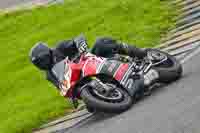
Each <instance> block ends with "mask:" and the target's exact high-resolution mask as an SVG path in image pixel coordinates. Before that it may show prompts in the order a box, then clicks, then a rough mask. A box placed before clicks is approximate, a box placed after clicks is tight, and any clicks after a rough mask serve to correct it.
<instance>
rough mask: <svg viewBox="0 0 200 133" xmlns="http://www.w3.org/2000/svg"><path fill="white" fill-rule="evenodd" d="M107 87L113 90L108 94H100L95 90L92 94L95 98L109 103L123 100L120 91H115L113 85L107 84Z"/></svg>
mask: <svg viewBox="0 0 200 133" xmlns="http://www.w3.org/2000/svg"><path fill="white" fill-rule="evenodd" d="M107 85H108V86H109V87H112V88H114V89H113V90H112V91H111V92H109V94H107V95H105V93H100V92H98V91H97V90H95V89H93V92H94V94H95V95H96V96H98V97H99V98H101V99H104V100H109V101H121V100H122V99H123V94H122V92H121V91H119V90H118V89H116V86H115V85H111V84H107Z"/></svg>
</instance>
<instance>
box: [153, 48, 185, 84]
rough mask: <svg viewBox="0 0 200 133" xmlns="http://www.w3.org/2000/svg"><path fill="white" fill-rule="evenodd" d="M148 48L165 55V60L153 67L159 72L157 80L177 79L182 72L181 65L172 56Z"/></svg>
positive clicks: (169, 80) (167, 81)
mask: <svg viewBox="0 0 200 133" xmlns="http://www.w3.org/2000/svg"><path fill="white" fill-rule="evenodd" d="M149 50H150V51H152V52H158V53H160V54H163V55H166V56H167V60H166V61H164V62H162V63H161V64H158V65H156V66H154V67H153V69H155V70H156V71H157V72H158V73H159V82H161V83H170V82H172V81H175V80H177V79H179V78H180V77H181V76H182V72H183V68H182V65H181V64H180V62H179V61H178V60H177V59H176V58H175V57H174V56H172V55H170V54H168V53H166V52H163V51H160V50H157V49H149Z"/></svg>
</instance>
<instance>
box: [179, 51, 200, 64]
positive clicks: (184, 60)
mask: <svg viewBox="0 0 200 133" xmlns="http://www.w3.org/2000/svg"><path fill="white" fill-rule="evenodd" d="M199 53H200V47H198V48H197V49H196V50H194V51H193V52H192V53H191V54H189V55H187V56H186V57H185V58H184V59H182V60H181V61H180V62H181V64H184V63H185V62H187V61H188V60H189V59H191V58H192V57H194V56H195V55H197V54H199Z"/></svg>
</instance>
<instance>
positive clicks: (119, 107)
mask: <svg viewBox="0 0 200 133" xmlns="http://www.w3.org/2000/svg"><path fill="white" fill-rule="evenodd" d="M106 85H107V86H109V87H112V91H111V92H109V94H108V93H104V92H99V91H98V90H97V89H93V88H90V87H86V88H84V89H83V90H82V91H81V97H82V99H83V101H84V102H85V104H86V106H87V108H88V109H89V111H90V112H93V111H99V112H107V113H120V112H123V111H125V110H127V109H128V108H130V107H131V105H132V103H133V101H132V98H131V96H130V95H129V94H128V92H127V91H126V90H125V89H123V88H122V87H119V86H117V85H114V84H110V83H109V84H106Z"/></svg>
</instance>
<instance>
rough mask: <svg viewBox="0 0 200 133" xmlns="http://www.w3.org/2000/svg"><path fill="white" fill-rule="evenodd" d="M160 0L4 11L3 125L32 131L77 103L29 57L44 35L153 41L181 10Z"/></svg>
mask: <svg viewBox="0 0 200 133" xmlns="http://www.w3.org/2000/svg"><path fill="white" fill-rule="evenodd" d="M173 10H174V9H173V7H171V5H169V4H168V2H167V1H160V0H147V1H141V0H109V1H108V0H67V1H66V2H65V4H63V5H54V6H50V7H39V8H35V9H33V10H22V11H16V12H12V13H7V14H4V15H0V22H1V24H0V49H1V53H0V59H1V65H0V73H1V77H0V105H1V109H0V131H1V132H2V133H22V132H25V133H27V132H31V129H32V128H34V127H37V126H39V125H40V124H42V123H44V122H46V121H47V120H49V119H52V118H55V117H57V116H61V115H63V114H64V113H66V112H67V111H68V109H70V108H71V105H70V104H69V102H68V101H66V100H65V99H64V98H62V97H61V96H59V93H58V92H57V91H56V89H54V87H53V86H52V85H51V84H49V83H48V82H47V81H46V80H45V79H44V75H42V74H41V72H39V71H38V70H37V69H36V68H35V67H33V66H32V65H31V64H30V62H29V60H28V52H29V50H30V48H31V47H32V46H33V45H34V43H36V42H38V41H44V42H47V43H48V44H50V45H52V46H53V45H54V44H55V43H56V42H58V41H60V40H63V39H67V38H71V37H73V36H76V35H78V34H80V33H81V32H82V33H85V35H86V36H87V38H88V41H89V44H92V43H94V40H95V38H96V37H97V36H98V37H99V36H111V37H113V38H115V39H120V40H122V41H125V42H128V43H132V44H137V46H140V47H145V46H148V47H151V46H154V45H156V44H158V42H159V40H160V37H161V36H162V35H163V34H164V33H165V31H166V30H167V29H168V28H170V27H172V26H173V25H174V21H173V18H174V16H175V12H174V11H173Z"/></svg>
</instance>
